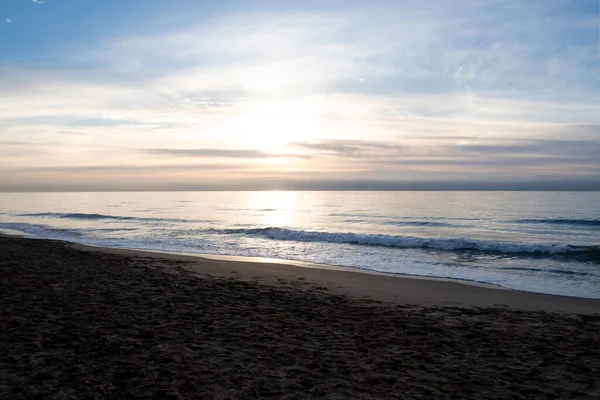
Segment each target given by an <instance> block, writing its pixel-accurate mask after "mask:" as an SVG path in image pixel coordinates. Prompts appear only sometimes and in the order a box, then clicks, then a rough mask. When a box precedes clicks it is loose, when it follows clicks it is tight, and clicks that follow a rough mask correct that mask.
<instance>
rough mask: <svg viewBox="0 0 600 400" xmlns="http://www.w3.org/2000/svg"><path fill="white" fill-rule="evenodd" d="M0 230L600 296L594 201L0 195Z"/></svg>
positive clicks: (520, 195)
mask: <svg viewBox="0 0 600 400" xmlns="http://www.w3.org/2000/svg"><path fill="white" fill-rule="evenodd" d="M2 228H4V229H11V230H17V231H20V232H23V233H25V234H26V235H27V236H31V237H39V238H53V239H64V240H69V241H73V242H79V243H87V244H94V245H102V246H115V247H128V248H136V249H147V250H162V251H176V252H188V253H203V254H217V255H235V256H249V257H267V258H277V259H284V260H297V261H305V262H311V263H317V264H327V265H335V266H345V267H352V268H357V269H366V270H373V271H379V272H386V273H394V274H409V275H419V276H428V277H441V278H453V279H461V280H467V281H475V282H482V283H490V284H494V285H500V286H503V287H506V288H510V289H517V290H524V291H530V292H539V293H549V294H558V295H568V296H577V297H586V298H600V192H406V191H398V192H291V191H289V192H286V191H270V192H269V191H265V192H135V193H124V192H111V193H0V229H2ZM0 251H1V248H0Z"/></svg>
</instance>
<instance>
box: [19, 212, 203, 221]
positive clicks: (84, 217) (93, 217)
mask: <svg viewBox="0 0 600 400" xmlns="http://www.w3.org/2000/svg"><path fill="white" fill-rule="evenodd" d="M16 216H17V217H43V218H60V219H73V220H83V221H86V220H90V221H93V220H107V219H109V220H118V221H146V222H150V221H155V222H214V221H209V220H193V219H182V218H157V217H128V216H122V215H107V214H87V213H54V212H45V213H31V214H16Z"/></svg>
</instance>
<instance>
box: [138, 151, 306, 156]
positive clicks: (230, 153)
mask: <svg viewBox="0 0 600 400" xmlns="http://www.w3.org/2000/svg"><path fill="white" fill-rule="evenodd" d="M143 152H144V153H148V154H157V155H164V156H174V157H179V156H184V157H224V158H279V157H303V156H299V155H297V154H276V153H267V152H264V151H259V150H246V149H145V150H143Z"/></svg>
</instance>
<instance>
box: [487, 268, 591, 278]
mask: <svg viewBox="0 0 600 400" xmlns="http://www.w3.org/2000/svg"><path fill="white" fill-rule="evenodd" d="M499 269H502V270H507V271H522V272H529V273H531V272H542V273H550V274H559V275H576V276H596V274H592V273H590V272H581V271H571V270H564V269H556V268H548V269H546V268H518V267H505V268H499Z"/></svg>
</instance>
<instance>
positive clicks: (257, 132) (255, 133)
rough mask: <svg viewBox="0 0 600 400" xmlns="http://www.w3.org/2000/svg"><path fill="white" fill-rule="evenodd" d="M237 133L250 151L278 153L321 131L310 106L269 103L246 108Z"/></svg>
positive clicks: (280, 102)
mask: <svg viewBox="0 0 600 400" xmlns="http://www.w3.org/2000/svg"><path fill="white" fill-rule="evenodd" d="M238 121H239V124H238V126H237V129H236V130H237V131H238V132H240V133H241V134H242V135H243V137H244V140H243V141H244V143H245V145H247V146H248V147H249V148H253V149H257V150H261V151H264V152H267V153H280V152H282V151H284V150H285V149H286V146H287V145H288V144H290V143H293V142H302V141H307V140H309V139H310V138H312V137H315V136H319V135H320V134H321V133H322V131H323V127H322V125H321V123H320V121H319V117H318V113H317V112H316V111H315V110H314V108H313V107H312V106H310V105H309V104H306V103H305V102H303V101H298V100H281V99H280V100H271V101H260V102H256V103H252V104H249V105H248V107H247V109H246V111H245V113H244V115H243V116H242V117H241V118H240V119H239V120H238Z"/></svg>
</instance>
